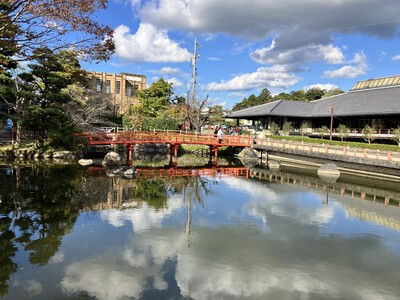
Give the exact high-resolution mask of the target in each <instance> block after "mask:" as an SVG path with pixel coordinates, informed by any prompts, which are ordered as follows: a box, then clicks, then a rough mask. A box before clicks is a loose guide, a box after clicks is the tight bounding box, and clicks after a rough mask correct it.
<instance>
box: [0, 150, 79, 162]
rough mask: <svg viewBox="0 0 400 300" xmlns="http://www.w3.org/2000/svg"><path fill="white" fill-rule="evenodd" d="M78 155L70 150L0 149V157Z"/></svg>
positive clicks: (51, 157)
mask: <svg viewBox="0 0 400 300" xmlns="http://www.w3.org/2000/svg"><path fill="white" fill-rule="evenodd" d="M79 156H80V155H78V154H76V153H74V152H71V151H40V150H28V149H13V150H1V151H0V159H21V160H26V159H76V158H78V157H79Z"/></svg>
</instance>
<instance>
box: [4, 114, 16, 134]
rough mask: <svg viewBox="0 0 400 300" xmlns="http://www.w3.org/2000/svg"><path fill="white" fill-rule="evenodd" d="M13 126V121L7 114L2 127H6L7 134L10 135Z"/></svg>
mask: <svg viewBox="0 0 400 300" xmlns="http://www.w3.org/2000/svg"><path fill="white" fill-rule="evenodd" d="M13 126H14V123H13V121H12V120H11V118H10V117H9V116H8V117H7V120H6V123H5V126H4V127H5V128H6V131H7V134H9V135H10V136H11V135H12V131H13V130H12V129H13Z"/></svg>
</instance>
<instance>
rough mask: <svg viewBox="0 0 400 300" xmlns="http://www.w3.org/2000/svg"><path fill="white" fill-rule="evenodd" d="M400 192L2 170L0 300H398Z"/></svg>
mask: <svg viewBox="0 0 400 300" xmlns="http://www.w3.org/2000/svg"><path fill="white" fill-rule="evenodd" d="M355 182H357V183H355ZM399 186H400V185H399V183H398V182H395V181H393V182H389V181H385V180H382V181H379V180H376V179H374V180H373V179H368V178H364V179H363V178H360V177H355V176H353V175H349V174H344V175H343V176H341V177H340V178H339V179H338V180H337V181H336V182H334V183H326V182H324V181H323V180H322V179H321V178H319V177H318V175H317V171H316V170H313V169H304V168H296V167H285V166H282V167H281V168H280V169H279V170H271V169H268V168H266V167H263V166H249V167H245V166H243V165H237V164H226V165H222V166H221V165H220V166H219V167H214V166H192V167H191V168H188V167H185V168H175V169H171V168H166V167H164V168H163V167H149V166H147V167H146V166H144V167H143V168H139V167H138V168H137V174H136V176H135V177H133V178H127V177H124V176H119V175H118V176H117V175H115V174H112V172H105V170H104V169H103V167H102V166H86V167H83V166H80V165H75V164H57V163H52V164H28V165H23V164H19V165H11V164H10V165H5V164H4V165H1V166H0V189H1V198H0V200H1V203H0V226H1V235H0V245H1V248H0V249H1V256H0V257H1V258H0V260H1V263H0V266H1V268H0V297H1V299H107V300H110V299H360V300H361V299H371V300H372V299H373V300H376V299H386V300H388V299H389V300H390V299H393V300H394V299H399V298H400V286H399V282H400V272H399V269H400V207H399V199H400V190H399Z"/></svg>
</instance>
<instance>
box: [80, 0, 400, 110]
mask: <svg viewBox="0 0 400 300" xmlns="http://www.w3.org/2000/svg"><path fill="white" fill-rule="evenodd" d="M399 13H400V1H399V0H331V1H326V0H301V1H299V0H280V1H271V0H245V1H243V0H109V3H108V8H107V9H106V10H103V11H101V12H99V13H98V15H97V16H96V17H97V18H98V19H99V20H100V21H101V22H102V23H103V24H106V25H109V26H111V27H112V28H113V29H114V30H115V34H114V39H115V43H116V52H115V54H114V55H113V57H112V58H111V59H110V60H109V61H107V62H101V63H98V64H95V63H82V66H83V67H84V68H85V69H87V70H91V71H104V72H111V73H122V72H129V73H136V74H142V75H145V76H146V77H147V82H148V86H150V84H151V83H152V82H154V81H157V80H158V79H159V78H163V79H164V80H166V81H169V82H172V83H173V84H174V93H175V94H177V95H179V96H186V95H187V93H188V91H189V93H191V92H192V87H191V81H192V66H191V59H192V54H193V48H194V40H195V38H196V40H197V43H198V44H199V47H198V49H197V51H198V54H199V56H200V57H199V59H198V60H197V84H196V95H197V97H199V98H204V97H206V96H207V95H209V98H210V105H217V104H218V105H222V106H223V107H224V108H226V109H228V108H231V107H232V106H233V105H234V104H235V103H237V102H240V101H242V100H243V98H244V97H248V96H250V95H251V94H255V95H258V94H259V93H260V91H261V90H262V89H264V88H268V89H269V90H270V91H271V93H272V94H278V93H281V92H287V93H289V92H290V91H292V90H300V89H305V90H306V89H308V88H310V87H313V86H318V87H320V88H324V89H331V88H341V89H342V90H344V91H348V90H349V89H351V87H352V86H353V85H354V84H355V83H356V82H357V81H360V80H366V79H369V78H378V77H385V76H391V75H399V74H400V72H399V71H398V68H399V66H400V43H399V42H400V38H399V34H400V31H399V26H400V14H399Z"/></svg>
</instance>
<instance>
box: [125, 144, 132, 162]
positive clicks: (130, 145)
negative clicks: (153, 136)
mask: <svg viewBox="0 0 400 300" xmlns="http://www.w3.org/2000/svg"><path fill="white" fill-rule="evenodd" d="M126 149H127V153H126V157H127V161H128V164H132V156H133V144H128V145H127V147H126Z"/></svg>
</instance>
